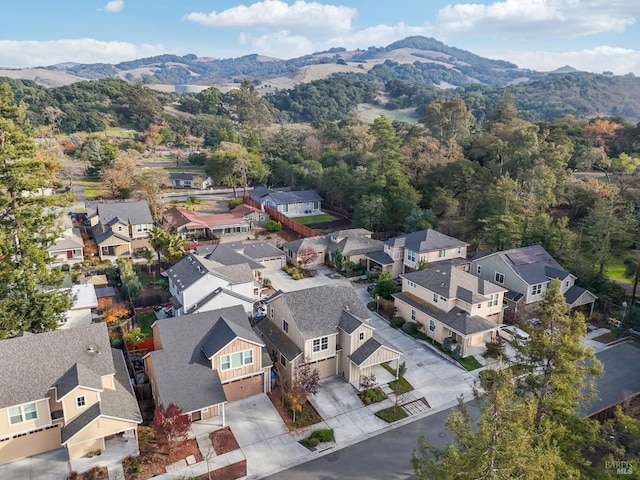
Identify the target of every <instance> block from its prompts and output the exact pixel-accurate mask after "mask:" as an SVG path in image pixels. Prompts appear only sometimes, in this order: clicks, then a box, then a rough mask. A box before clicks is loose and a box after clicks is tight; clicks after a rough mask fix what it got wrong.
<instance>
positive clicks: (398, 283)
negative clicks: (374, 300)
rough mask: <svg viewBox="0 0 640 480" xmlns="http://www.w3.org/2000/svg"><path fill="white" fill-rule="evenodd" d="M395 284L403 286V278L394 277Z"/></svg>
mask: <svg viewBox="0 0 640 480" xmlns="http://www.w3.org/2000/svg"><path fill="white" fill-rule="evenodd" d="M393 284H394V285H395V286H396V287H401V286H402V279H401V278H400V277H398V278H394V279H393Z"/></svg>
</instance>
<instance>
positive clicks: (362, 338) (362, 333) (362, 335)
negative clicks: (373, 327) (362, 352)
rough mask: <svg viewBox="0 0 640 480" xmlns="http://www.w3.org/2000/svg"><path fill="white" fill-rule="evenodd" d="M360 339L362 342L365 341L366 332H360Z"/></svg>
mask: <svg viewBox="0 0 640 480" xmlns="http://www.w3.org/2000/svg"><path fill="white" fill-rule="evenodd" d="M358 338H359V339H360V341H362V340H364V332H360V335H358Z"/></svg>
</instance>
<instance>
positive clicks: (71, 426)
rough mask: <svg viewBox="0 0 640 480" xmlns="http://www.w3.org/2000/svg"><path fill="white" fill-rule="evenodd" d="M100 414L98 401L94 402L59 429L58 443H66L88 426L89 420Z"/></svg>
mask: <svg viewBox="0 0 640 480" xmlns="http://www.w3.org/2000/svg"><path fill="white" fill-rule="evenodd" d="M100 415H102V412H101V411H100V403H99V402H98V403H94V404H93V405H91V406H90V407H89V408H87V409H86V410H85V411H84V412H82V413H81V414H80V415H78V416H77V417H76V418H74V419H73V420H71V421H70V422H69V423H67V424H66V425H64V426H63V427H62V428H61V429H60V437H61V440H60V443H62V444H63V445H64V444H65V443H67V442H68V441H69V440H71V439H72V438H73V437H74V436H75V435H77V434H78V433H80V432H81V431H82V430H83V429H84V428H86V427H87V426H89V424H90V423H91V422H93V421H94V420H96V419H97V418H98V417H100Z"/></svg>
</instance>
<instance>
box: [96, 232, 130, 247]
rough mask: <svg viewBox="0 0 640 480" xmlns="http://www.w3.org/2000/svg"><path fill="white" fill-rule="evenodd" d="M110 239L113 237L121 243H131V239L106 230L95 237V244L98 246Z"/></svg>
mask: <svg viewBox="0 0 640 480" xmlns="http://www.w3.org/2000/svg"><path fill="white" fill-rule="evenodd" d="M111 237H115V238H117V239H118V240H122V243H129V242H131V239H130V238H129V237H125V236H124V235H122V234H120V233H117V232H114V231H113V230H108V231H107V232H105V233H103V234H102V235H96V244H97V245H100V244H101V243H103V242H104V241H105V240H108V239H110V238H111Z"/></svg>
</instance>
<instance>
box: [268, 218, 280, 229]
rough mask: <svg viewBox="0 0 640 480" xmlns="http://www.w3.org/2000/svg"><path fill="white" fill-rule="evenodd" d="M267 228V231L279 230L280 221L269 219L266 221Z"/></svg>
mask: <svg viewBox="0 0 640 480" xmlns="http://www.w3.org/2000/svg"><path fill="white" fill-rule="evenodd" d="M267 230H268V231H269V232H279V231H280V230H282V224H281V223H280V222H276V221H275V220H269V221H268V222H267Z"/></svg>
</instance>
